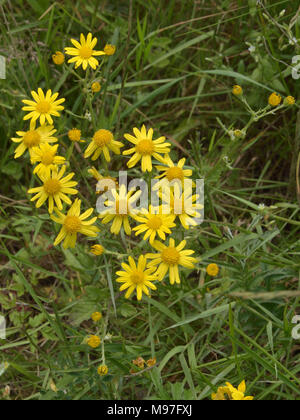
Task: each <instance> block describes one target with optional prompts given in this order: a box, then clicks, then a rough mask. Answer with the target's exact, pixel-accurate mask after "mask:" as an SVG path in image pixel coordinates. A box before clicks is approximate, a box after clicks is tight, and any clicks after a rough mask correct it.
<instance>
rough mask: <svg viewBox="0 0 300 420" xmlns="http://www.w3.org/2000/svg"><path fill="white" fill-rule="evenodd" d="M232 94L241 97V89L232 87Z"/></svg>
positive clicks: (236, 86) (237, 86)
mask: <svg viewBox="0 0 300 420" xmlns="http://www.w3.org/2000/svg"><path fill="white" fill-rule="evenodd" d="M232 93H233V95H235V96H241V95H242V94H243V88H242V87H241V86H239V85H235V86H233V89H232Z"/></svg>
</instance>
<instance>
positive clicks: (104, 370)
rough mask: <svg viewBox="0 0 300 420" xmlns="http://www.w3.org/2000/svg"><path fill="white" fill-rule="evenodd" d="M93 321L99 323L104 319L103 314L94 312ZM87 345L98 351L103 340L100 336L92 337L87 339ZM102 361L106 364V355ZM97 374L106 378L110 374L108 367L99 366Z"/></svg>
mask: <svg viewBox="0 0 300 420" xmlns="http://www.w3.org/2000/svg"><path fill="white" fill-rule="evenodd" d="M91 319H92V320H93V321H94V322H95V323H97V322H99V321H100V320H101V319H102V314H101V312H94V313H92V315H91ZM85 343H86V344H87V345H88V346H89V347H91V348H92V349H97V348H98V347H99V346H100V344H101V343H102V341H101V338H100V337H99V336H98V335H90V336H89V337H87V338H86V340H85ZM102 359H103V360H102V361H103V362H104V363H105V360H104V353H103V354H102ZM97 372H98V375H100V376H105V375H107V374H108V366H107V365H105V364H102V365H100V366H98V368H97Z"/></svg>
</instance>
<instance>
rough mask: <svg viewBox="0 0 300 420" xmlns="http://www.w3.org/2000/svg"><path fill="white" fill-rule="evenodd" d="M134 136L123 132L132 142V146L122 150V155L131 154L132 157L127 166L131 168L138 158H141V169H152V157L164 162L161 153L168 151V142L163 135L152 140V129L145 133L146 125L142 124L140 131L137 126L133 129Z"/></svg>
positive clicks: (149, 170) (144, 170)
mask: <svg viewBox="0 0 300 420" xmlns="http://www.w3.org/2000/svg"><path fill="white" fill-rule="evenodd" d="M133 132H134V134H135V137H134V136H132V135H131V134H124V137H125V139H127V140H128V141H130V142H131V143H133V144H134V147H133V148H131V149H128V150H125V151H124V152H123V155H131V154H132V153H134V155H133V156H132V158H131V159H130V160H129V162H128V163H127V166H128V168H133V167H134V166H135V165H136V164H137V163H138V162H139V161H140V160H142V171H143V172H146V171H148V172H151V171H152V157H153V158H155V159H157V160H158V161H159V162H162V163H164V158H163V157H162V156H161V154H162V153H163V154H165V153H169V152H170V147H171V145H170V143H165V137H159V138H158V139H157V140H152V137H153V129H152V128H150V130H149V131H148V133H147V130H146V127H145V126H144V125H143V126H142V128H141V131H140V130H138V129H137V128H134V129H133Z"/></svg>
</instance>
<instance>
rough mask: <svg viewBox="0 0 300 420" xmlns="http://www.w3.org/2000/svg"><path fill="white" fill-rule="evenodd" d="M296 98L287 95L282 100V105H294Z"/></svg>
mask: <svg viewBox="0 0 300 420" xmlns="http://www.w3.org/2000/svg"><path fill="white" fill-rule="evenodd" d="M295 103H296V100H295V98H294V97H293V96H287V97H286V98H285V100H284V105H287V106H292V105H295Z"/></svg>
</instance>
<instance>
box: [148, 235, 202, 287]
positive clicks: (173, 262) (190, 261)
mask: <svg viewBox="0 0 300 420" xmlns="http://www.w3.org/2000/svg"><path fill="white" fill-rule="evenodd" d="M152 246H153V248H155V249H156V250H157V251H158V252H159V253H158V254H147V255H146V258H150V259H153V261H151V262H150V263H149V264H148V267H157V266H158V267H157V272H156V274H157V276H158V280H159V281H162V280H163V278H164V277H165V275H166V274H167V273H168V272H169V276H170V284H174V283H177V284H180V277H179V266H182V267H186V268H190V269H194V268H195V266H194V263H196V262H197V260H196V258H194V257H190V255H192V254H194V252H195V251H192V250H191V249H184V248H185V246H186V241H181V242H180V244H179V245H177V246H175V240H174V239H173V238H170V241H169V246H167V245H165V244H162V243H161V242H158V241H154V243H153V245H152Z"/></svg>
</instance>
